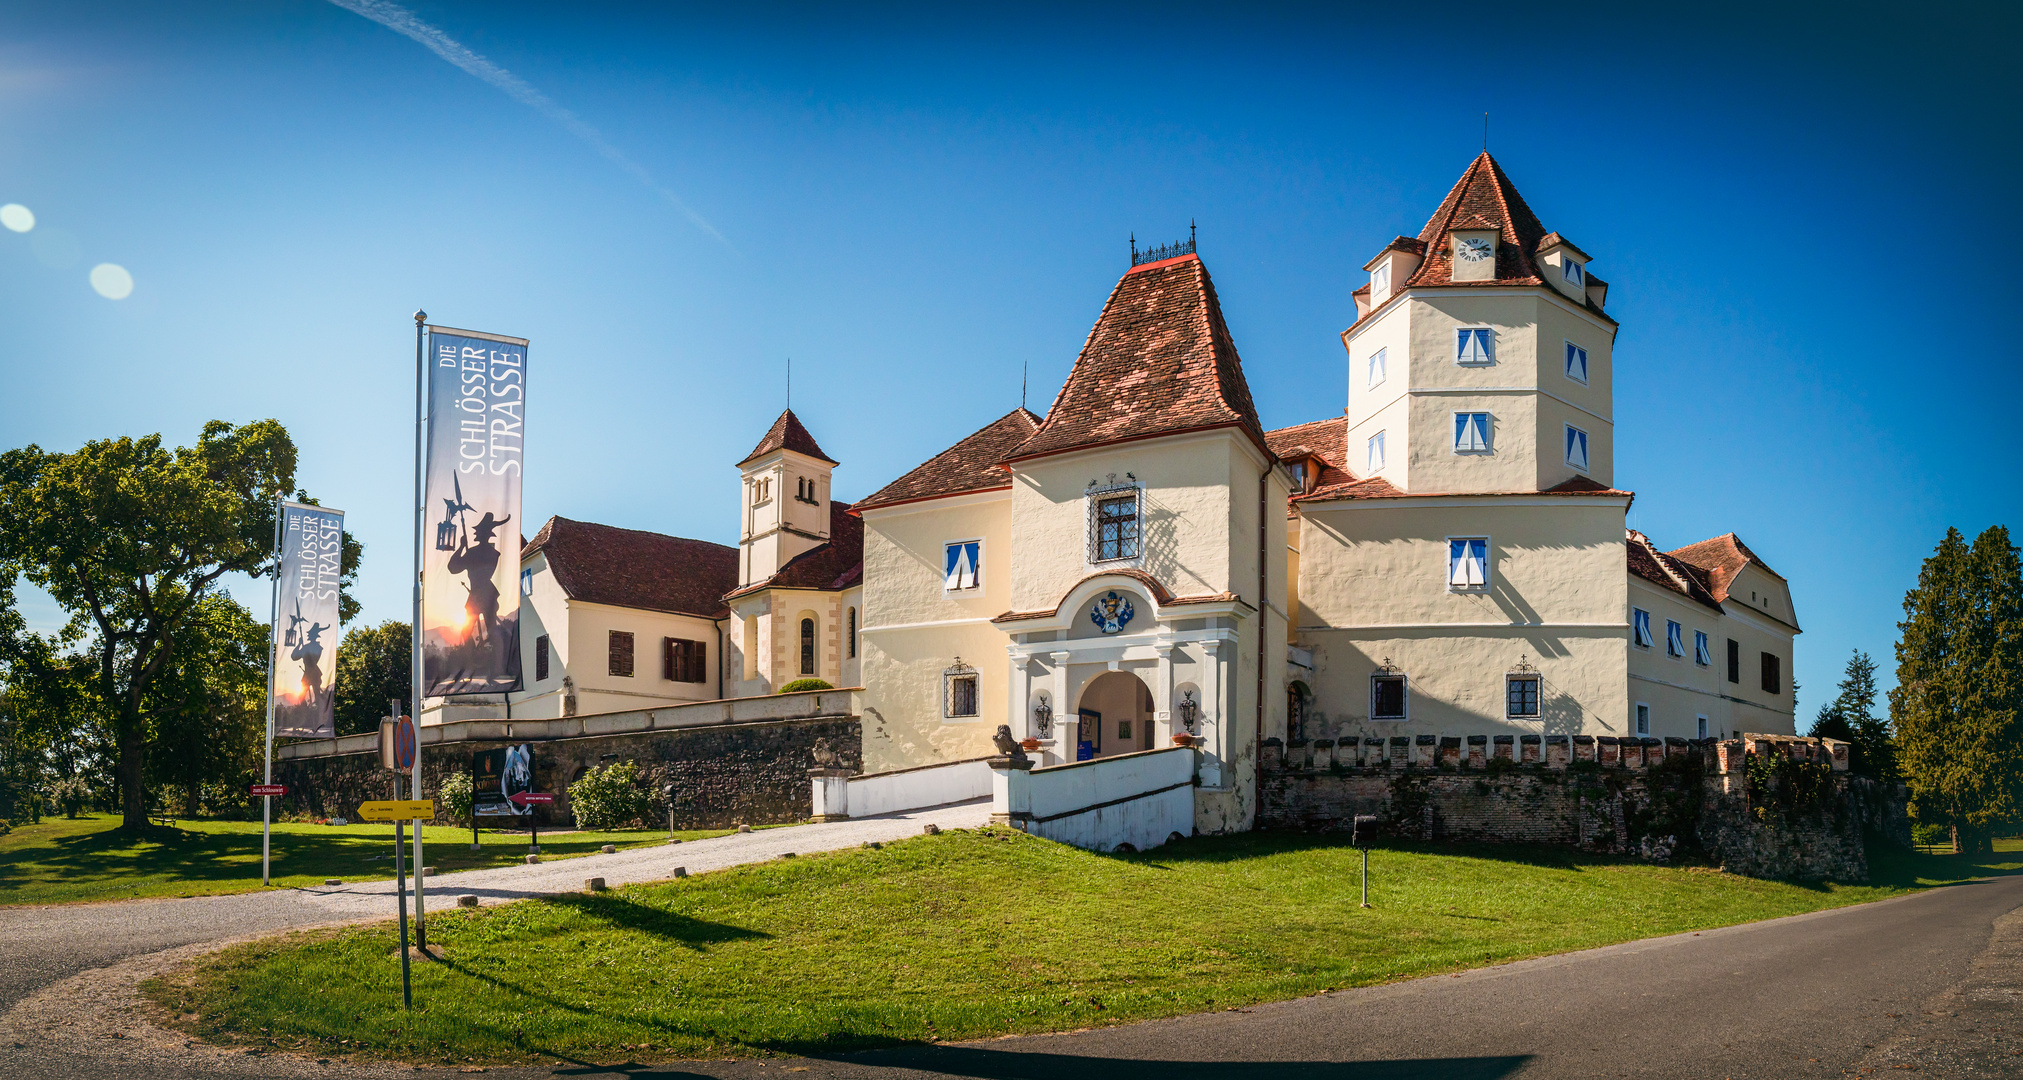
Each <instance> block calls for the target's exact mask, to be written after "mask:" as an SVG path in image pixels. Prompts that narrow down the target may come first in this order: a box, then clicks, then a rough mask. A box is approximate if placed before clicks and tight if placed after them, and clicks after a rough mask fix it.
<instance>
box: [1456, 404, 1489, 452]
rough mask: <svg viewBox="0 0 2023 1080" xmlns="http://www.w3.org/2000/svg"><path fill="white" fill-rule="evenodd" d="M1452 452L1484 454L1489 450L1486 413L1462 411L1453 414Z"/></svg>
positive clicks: (1487, 416) (1487, 415)
mask: <svg viewBox="0 0 2023 1080" xmlns="http://www.w3.org/2000/svg"><path fill="white" fill-rule="evenodd" d="M1454 452H1455V453H1457V454H1486V453H1488V452H1489V414H1488V413H1486V412H1464V413H1455V414H1454Z"/></svg>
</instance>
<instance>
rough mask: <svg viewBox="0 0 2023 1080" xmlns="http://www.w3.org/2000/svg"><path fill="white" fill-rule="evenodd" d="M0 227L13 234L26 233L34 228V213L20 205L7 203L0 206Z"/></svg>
mask: <svg viewBox="0 0 2023 1080" xmlns="http://www.w3.org/2000/svg"><path fill="white" fill-rule="evenodd" d="M0 225H5V226H7V227H8V228H9V229H12V230H14V231H15V232H27V231H28V230H30V229H32V228H34V227H35V212H34V211H33V210H30V209H28V208H27V207H25V206H23V205H21V204H20V203H13V202H11V203H8V204H7V205H6V206H0Z"/></svg>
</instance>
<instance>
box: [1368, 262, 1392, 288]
mask: <svg viewBox="0 0 2023 1080" xmlns="http://www.w3.org/2000/svg"><path fill="white" fill-rule="evenodd" d="M1390 291H1391V261H1390V260H1389V259H1386V260H1384V261H1383V262H1380V263H1378V264H1377V268H1376V269H1375V270H1372V271H1370V295H1371V296H1372V297H1377V296H1381V295H1383V294H1384V293H1387V292H1390Z"/></svg>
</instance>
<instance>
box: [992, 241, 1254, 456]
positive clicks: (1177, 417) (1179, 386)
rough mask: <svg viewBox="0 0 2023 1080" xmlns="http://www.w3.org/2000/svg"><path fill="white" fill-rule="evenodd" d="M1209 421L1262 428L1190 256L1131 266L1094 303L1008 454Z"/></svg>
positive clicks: (1204, 279)
mask: <svg viewBox="0 0 2023 1080" xmlns="http://www.w3.org/2000/svg"><path fill="white" fill-rule="evenodd" d="M1212 427H1238V428H1242V429H1243V431H1244V432H1245V433H1247V434H1248V435H1249V436H1250V437H1251V438H1253V439H1255V440H1256V441H1257V444H1258V445H1259V446H1260V447H1262V446H1263V445H1264V427H1263V425H1261V424H1259V423H1258V420H1257V408H1256V407H1255V406H1254V405H1252V404H1251V400H1250V387H1249V385H1248V384H1246V383H1245V382H1244V379H1243V361H1242V360H1241V359H1240V358H1239V357H1238V356H1237V354H1236V344H1235V343H1234V342H1233V341H1231V340H1230V337H1229V328H1228V327H1227V326H1226V325H1224V324H1223V320H1222V307H1221V305H1220V304H1219V303H1218V302H1217V300H1216V298H1215V284H1214V282H1212V281H1210V280H1209V277H1208V268H1207V267H1205V266H1203V265H1202V262H1201V259H1200V257H1198V256H1195V255H1182V256H1181V257H1179V258H1177V259H1166V260H1162V261H1160V262H1151V263H1146V264H1144V265H1142V266H1134V267H1132V268H1131V269H1130V271H1129V272H1127V273H1126V274H1125V275H1124V277H1123V279H1122V280H1120V281H1118V282H1117V287H1116V288H1115V289H1112V290H1111V291H1110V299H1109V300H1108V301H1107V302H1106V303H1104V305H1103V313H1102V315H1101V316H1099V317H1098V318H1097V319H1096V325H1095V327H1094V328H1093V329H1091V330H1090V331H1089V338H1088V341H1087V342H1085V343H1084V344H1083V346H1082V354H1081V356H1080V357H1078V358H1077V359H1076V360H1075V369H1074V370H1073V371H1072V372H1070V373H1069V374H1068V381H1067V382H1066V383H1064V384H1062V386H1061V392H1060V393H1059V394H1057V395H1055V397H1054V404H1053V407H1052V408H1050V409H1048V410H1047V417H1046V419H1045V420H1044V421H1042V422H1041V423H1040V427H1039V430H1038V431H1037V432H1035V433H1034V434H1033V437H1032V438H1031V439H1030V440H1029V441H1027V442H1026V444H1025V445H1024V446H1022V447H1020V448H1019V449H1018V451H1017V452H1016V453H1015V454H1012V455H1009V456H1008V458H1007V460H1016V459H1023V458H1030V457H1038V456H1040V455H1042V454H1057V453H1060V452H1062V451H1065V450H1075V449H1079V448H1082V447H1086V446H1100V445H1102V444H1105V443H1113V442H1121V441H1124V440H1128V439H1140V438H1147V437H1150V436H1154V435H1166V434H1176V433H1179V432H1182V431H1194V430H1199V429H1202V428H1212Z"/></svg>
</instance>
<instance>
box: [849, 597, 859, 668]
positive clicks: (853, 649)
mask: <svg viewBox="0 0 2023 1080" xmlns="http://www.w3.org/2000/svg"><path fill="white" fill-rule="evenodd" d="M847 637H848V639H849V642H850V659H852V660H855V659H857V609H856V608H851V609H850V629H849V632H848V634H847Z"/></svg>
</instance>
